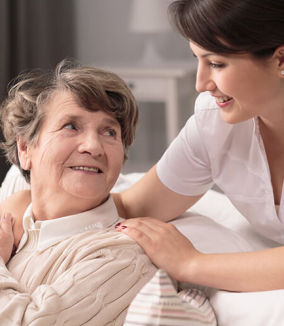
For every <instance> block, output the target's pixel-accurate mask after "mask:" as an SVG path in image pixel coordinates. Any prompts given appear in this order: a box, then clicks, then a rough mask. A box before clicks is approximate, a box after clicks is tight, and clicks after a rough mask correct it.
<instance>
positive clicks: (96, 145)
mask: <svg viewBox="0 0 284 326" xmlns="http://www.w3.org/2000/svg"><path fill="white" fill-rule="evenodd" d="M79 152H80V153H89V154H90V155H92V156H94V157H96V156H102V155H103V154H104V146H103V143H102V139H101V137H100V135H99V134H97V133H96V132H89V133H85V134H84V135H82V141H81V143H80V146H79Z"/></svg>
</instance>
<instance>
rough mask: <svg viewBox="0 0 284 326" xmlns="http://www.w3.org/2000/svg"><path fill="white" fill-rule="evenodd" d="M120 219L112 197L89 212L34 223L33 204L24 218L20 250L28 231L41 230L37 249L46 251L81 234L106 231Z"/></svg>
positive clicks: (25, 240)
mask: <svg viewBox="0 0 284 326" xmlns="http://www.w3.org/2000/svg"><path fill="white" fill-rule="evenodd" d="M119 219H120V217H119V216H118V213H117V210H116V206H115V204H114V202H113V199H112V197H111V196H109V198H108V200H107V201H106V202H104V203H103V204H102V205H100V206H98V207H96V208H93V209H91V210H89V211H86V212H83V213H79V214H75V215H70V216H64V217H61V218H57V219H53V220H45V221H34V219H33V214H32V204H30V205H29V206H28V208H27V209H26V211H25V214H24V217H23V227H24V235H23V237H22V239H21V241H20V244H19V247H18V250H17V252H18V251H19V250H21V248H23V246H24V245H25V243H26V242H27V240H28V231H29V230H36V229H39V240H38V245H37V249H38V250H39V251H41V250H44V249H46V248H48V247H50V246H53V245H54V244H56V243H58V242H60V241H62V240H64V239H66V238H68V237H70V236H73V235H76V234H79V233H83V232H87V231H92V230H102V229H106V228H108V227H110V226H112V225H114V224H115V223H117V221H118V220H119Z"/></svg>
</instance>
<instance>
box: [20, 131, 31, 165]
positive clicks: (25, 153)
mask: <svg viewBox="0 0 284 326" xmlns="http://www.w3.org/2000/svg"><path fill="white" fill-rule="evenodd" d="M17 148H18V157H19V161H20V165H21V168H22V169H23V170H26V171H28V170H30V169H31V159H30V156H29V149H28V146H27V143H26V142H25V141H24V140H23V139H22V138H21V137H18V139H17Z"/></svg>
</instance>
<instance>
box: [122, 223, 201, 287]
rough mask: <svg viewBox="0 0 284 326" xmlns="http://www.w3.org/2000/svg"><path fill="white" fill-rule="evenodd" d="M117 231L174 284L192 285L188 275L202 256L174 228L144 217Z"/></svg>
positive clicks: (125, 224) (123, 224) (123, 225)
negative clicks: (168, 276) (169, 276)
mask: <svg viewBox="0 0 284 326" xmlns="http://www.w3.org/2000/svg"><path fill="white" fill-rule="evenodd" d="M116 229H117V231H121V232H124V233H125V234H127V235H129V236H130V237H131V238H132V239H134V240H135V241H136V242H137V243H138V244H139V245H140V246H141V247H142V248H143V249H144V251H145V252H146V254H147V255H148V256H149V258H150V259H151V260H152V262H153V263H154V264H155V265H156V266H157V267H159V268H161V269H164V270H165V271H166V272H167V273H168V274H169V275H171V276H172V277H173V278H175V279H176V280H179V281H187V282H191V280H190V275H191V271H192V272H193V269H194V265H195V261H196V259H198V257H199V256H201V255H202V254H201V253H200V252H199V251H197V250H196V249H195V248H194V247H193V245H192V244H191V242H190V241H189V240H188V239H187V238H186V237H185V236H184V235H182V234H181V233H180V232H179V231H178V230H177V229H176V227H175V226H174V225H172V224H170V223H164V222H161V221H159V220H157V219H153V218H148V217H143V218H134V219H128V220H126V221H123V222H122V223H119V224H118V225H117V226H116Z"/></svg>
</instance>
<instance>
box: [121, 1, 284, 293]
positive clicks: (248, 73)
mask: <svg viewBox="0 0 284 326" xmlns="http://www.w3.org/2000/svg"><path fill="white" fill-rule="evenodd" d="M170 14H171V18H172V19H173V21H174V22H175V24H176V26H177V27H178V29H179V31H180V32H181V33H182V34H183V35H184V36H185V37H186V39H187V40H188V41H189V46H190V49H191V51H192V52H193V55H194V56H195V57H196V58H197V61H198V69H197V78H196V89H197V91H198V92H200V93H201V94H200V96H199V97H198V99H197V101H196V107H195V114H194V116H192V117H191V118H190V119H189V120H188V122H187V124H186V125H185V127H184V128H183V130H182V131H181V132H180V134H179V135H178V136H177V138H176V139H175V140H174V141H173V143H172V144H171V145H170V147H169V148H168V150H167V151H166V152H165V154H164V155H163V157H162V158H161V160H160V161H159V162H158V164H157V165H156V166H154V167H153V168H152V169H151V170H150V171H149V172H148V173H147V174H146V175H145V177H143V178H142V180H141V181H140V182H138V183H137V184H136V185H134V186H133V187H132V188H130V189H129V190H127V191H126V192H124V193H122V194H120V195H117V197H116V202H117V205H118V206H119V209H120V214H121V216H125V217H127V218H131V217H138V218H134V219H129V220H127V221H125V222H123V223H122V224H119V225H118V226H117V229H118V230H119V231H122V232H125V233H127V234H128V235H129V236H130V237H132V238H133V239H135V240H136V241H137V242H138V243H139V244H140V245H141V246H142V247H143V248H144V250H145V251H146V253H147V254H148V255H149V256H150V258H151V259H152V261H153V262H154V263H155V264H156V265H158V266H159V267H161V268H163V269H165V270H166V271H167V272H168V273H169V274H170V275H171V276H173V277H174V278H176V279H178V280H181V281H189V282H191V283H199V284H202V285H205V286H211V287H216V288H221V289H226V290H232V291H261V290H272V289H283V288H284V259H283V257H284V247H283V246H282V245H284V198H283V197H284V194H283V179H284V19H283V17H284V1H283V0H280V1H279V0H262V1H259V0H239V1H235V0H218V1H217V0H206V1H204V0H177V1H174V2H173V3H172V4H171V6H170ZM214 183H216V184H217V185H218V186H219V187H220V188H221V189H222V190H223V191H224V193H225V194H226V195H227V196H228V197H229V198H230V200H231V201H232V203H233V204H234V206H235V207H236V208H237V209H238V210H239V211H240V212H241V213H242V214H243V215H244V216H245V217H246V218H247V219H248V221H249V222H250V223H251V225H252V226H253V227H254V228H255V230H256V231H258V232H259V233H261V234H262V235H264V236H266V237H268V238H270V239H273V240H274V241H277V242H278V243H279V247H277V248H274V249H268V250H264V251H258V252H248V253H234V254H203V253H200V252H199V251H197V250H196V249H195V248H194V247H193V246H192V244H191V243H190V241H188V240H187V239H186V238H185V237H183V236H182V235H181V234H180V233H179V232H178V231H177V230H176V229H175V228H174V227H173V226H172V225H171V224H166V223H164V222H165V221H168V220H170V219H172V218H174V217H176V216H178V215H179V214H181V213H183V212H184V211H185V210H186V209H188V208H189V207H190V206H192V205H193V204H194V203H195V202H196V201H197V200H198V199H199V198H200V197H201V196H202V195H203V194H204V193H205V192H206V191H207V190H208V189H210V188H211V186H212V185H213V184H214ZM148 216H151V217H152V218H149V217H148ZM139 217H140V218H139ZM200 236H202V235H200ZM203 236H206V234H204V235H203Z"/></svg>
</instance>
